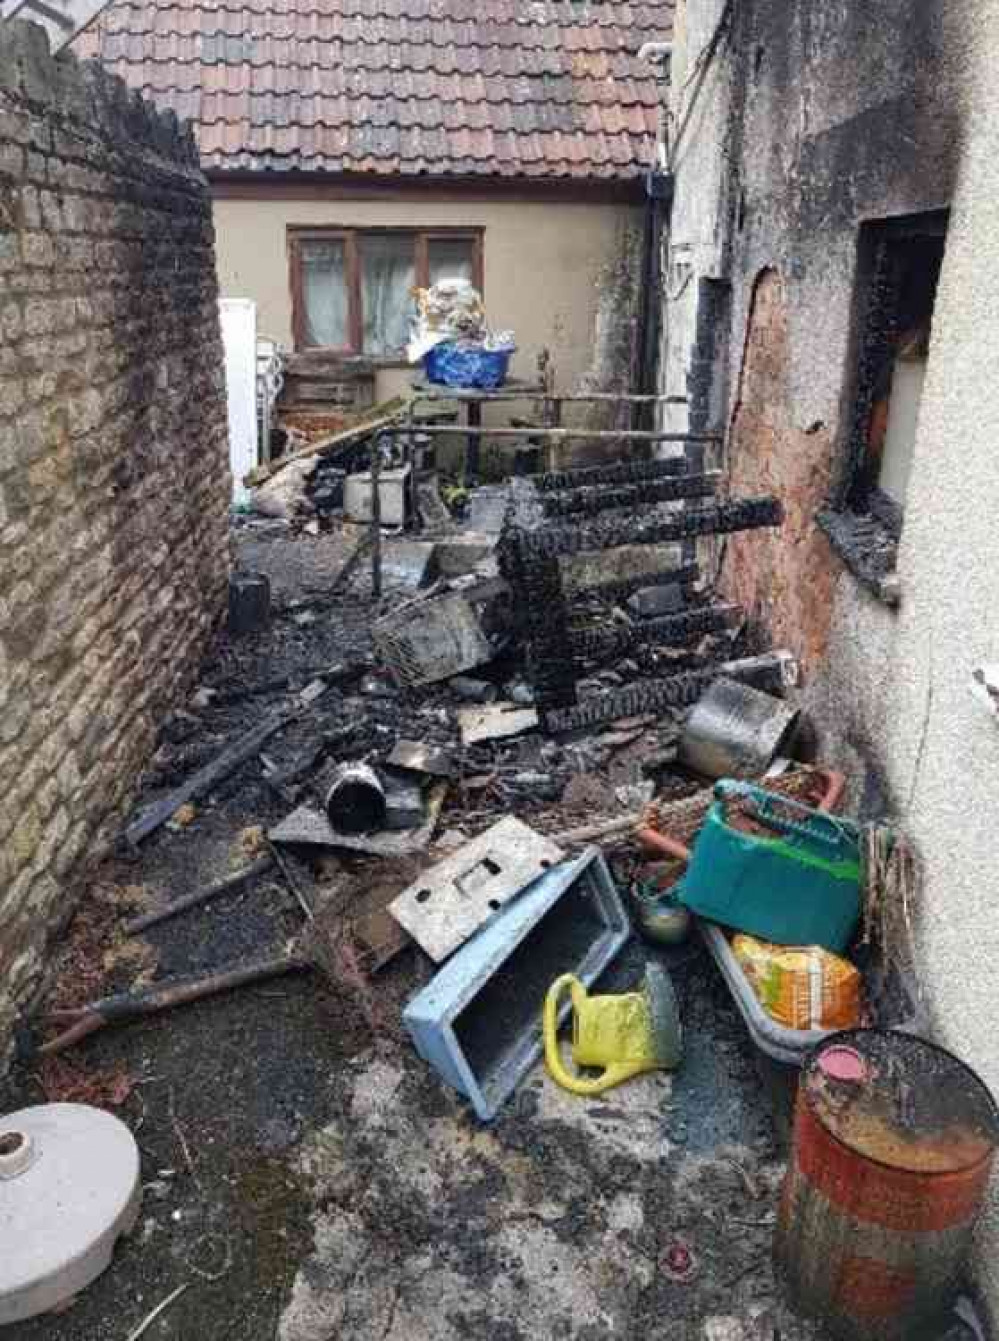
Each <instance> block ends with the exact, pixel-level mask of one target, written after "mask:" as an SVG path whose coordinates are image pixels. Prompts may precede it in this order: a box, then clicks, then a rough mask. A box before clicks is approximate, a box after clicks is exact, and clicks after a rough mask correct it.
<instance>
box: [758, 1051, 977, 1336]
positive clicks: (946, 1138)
mask: <svg viewBox="0 0 999 1341" xmlns="http://www.w3.org/2000/svg"><path fill="white" fill-rule="evenodd" d="M997 1139H999V1118H997V1111H996V1106H995V1103H994V1101H993V1099H992V1096H991V1095H990V1094H989V1091H988V1090H987V1089H986V1087H985V1085H984V1084H983V1083H982V1081H981V1080H979V1078H978V1077H977V1076H976V1075H975V1073H974V1072H973V1071H971V1070H970V1068H969V1067H967V1066H965V1065H964V1063H963V1062H960V1061H958V1059H957V1058H956V1057H954V1056H953V1055H952V1054H951V1053H948V1052H945V1051H944V1050H943V1049H942V1048H938V1047H935V1046H934V1045H933V1044H931V1043H927V1042H925V1041H924V1040H922V1039H919V1038H915V1037H913V1036H912V1035H909V1034H904V1033H900V1032H896V1031H893V1030H877V1029H856V1030H847V1031H845V1032H843V1033H839V1034H835V1035H832V1036H831V1037H830V1038H828V1039H827V1040H825V1041H824V1042H823V1043H822V1044H821V1045H820V1046H819V1048H818V1049H817V1050H816V1051H815V1053H813V1055H812V1057H811V1059H810V1061H809V1062H808V1064H807V1065H806V1067H805V1068H804V1070H803V1071H802V1075H801V1083H800V1086H799V1090H798V1101H797V1108H796V1111H795V1126H794V1142H793V1148H792V1153H791V1161H790V1166H789V1169H788V1174H787V1178H786V1180H785V1183H784V1191H783V1196H782V1199H781V1207H780V1213H779V1217H778V1223H777V1232H776V1237H775V1244H774V1248H775V1259H776V1267H777V1272H778V1275H779V1276H780V1277H781V1278H782V1281H783V1284H784V1287H785V1289H786V1291H787V1295H788V1299H789V1302H790V1303H791V1305H792V1307H794V1308H795V1309H797V1310H798V1312H800V1313H803V1314H806V1315H807V1316H810V1317H814V1318H818V1319H820V1320H821V1321H822V1322H823V1323H824V1324H825V1327H826V1329H827V1330H828V1331H829V1333H831V1334H832V1335H833V1336H836V1337H840V1338H843V1339H844V1341H919V1338H922V1337H932V1336H938V1335H940V1323H941V1320H942V1319H943V1318H945V1317H946V1315H947V1313H948V1311H949V1309H950V1307H951V1305H952V1304H953V1301H954V1297H955V1295H956V1294H957V1293H958V1291H959V1289H960V1287H961V1274H962V1270H963V1268H964V1265H965V1263H966V1261H967V1256H968V1253H969V1250H970V1247H971V1238H972V1233H973V1230H974V1227H975V1222H976V1220H977V1218H978V1214H979V1211H980V1208H981V1205H982V1201H983V1198H984V1196H985V1190H986V1186H987V1184H988V1180H989V1174H990V1172H991V1169H992V1161H993V1156H994V1153H995V1147H996V1143H997Z"/></svg>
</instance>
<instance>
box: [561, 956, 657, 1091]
mask: <svg viewBox="0 0 999 1341" xmlns="http://www.w3.org/2000/svg"><path fill="white" fill-rule="evenodd" d="M566 991H568V993H569V998H570V1000H571V1002H572V1058H573V1061H574V1062H575V1063H576V1065H577V1066H589V1067H595V1068H598V1069H600V1070H602V1072H603V1074H602V1075H599V1076H592V1077H591V1076H581V1075H573V1074H570V1072H569V1071H567V1070H566V1068H565V1066H564V1065H563V1062H562V1053H561V1051H560V1048H559V1041H558V1016H559V1002H560V1000H561V997H562V994H563V992H566ZM543 1024H544V1036H545V1063H546V1065H547V1067H548V1070H549V1072H550V1073H551V1076H552V1079H553V1080H555V1081H556V1082H557V1083H558V1084H559V1085H561V1086H562V1088H563V1089H564V1090H571V1091H572V1092H573V1094H602V1093H603V1092H604V1090H609V1089H610V1088H611V1087H612V1086H613V1085H620V1084H621V1082H622V1081H623V1080H630V1079H631V1077H632V1076H637V1075H641V1073H642V1072H643V1071H670V1070H672V1069H673V1068H674V1067H676V1066H679V1065H680V1058H681V1057H682V1055H683V1031H682V1029H681V1026H680V1011H679V1008H678V1006H677V1002H676V994H675V993H674V991H673V984H672V982H671V981H670V977H669V974H668V973H667V972H666V970H665V969H663V968H660V967H659V966H658V965H655V964H650V965H649V966H648V968H647V969H646V970H645V990H644V992H626V993H623V994H622V995H620V996H589V995H587V991H586V988H585V987H584V986H583V984H582V983H581V982H580V981H579V979H578V978H576V977H574V976H573V974H571V973H565V974H563V975H562V977H561V978H556V980H555V981H554V982H553V983H552V985H551V987H549V989H548V995H547V996H546V997H545V1010H544V1018H543Z"/></svg>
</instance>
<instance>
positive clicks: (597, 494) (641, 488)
mask: <svg viewBox="0 0 999 1341" xmlns="http://www.w3.org/2000/svg"><path fill="white" fill-rule="evenodd" d="M719 478H720V476H719V473H718V472H717V471H712V472H711V473H709V474H706V475H675V476H673V477H671V478H669V479H660V480H642V481H640V482H639V483H637V484H627V485H622V486H621V487H620V488H617V489H612V488H608V487H607V486H606V485H603V484H601V485H590V486H588V487H586V488H584V489H567V490H564V491H556V492H552V493H547V494H544V495H543V496H542V506H543V507H544V510H545V515H546V516H548V517H569V516H573V515H575V514H576V513H584V514H586V515H588V516H591V517H592V516H596V515H597V513H600V512H609V511H610V509H611V508H636V507H639V506H640V505H641V504H643V503H672V502H675V501H676V500H678V499H681V498H709V497H710V496H711V495H712V494H713V493H714V492H715V489H716V488H717V487H718V480H719Z"/></svg>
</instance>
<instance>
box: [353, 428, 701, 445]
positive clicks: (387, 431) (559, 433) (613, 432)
mask: <svg viewBox="0 0 999 1341" xmlns="http://www.w3.org/2000/svg"><path fill="white" fill-rule="evenodd" d="M378 432H379V436H382V435H385V436H387V437H393V438H398V437H400V436H401V435H402V434H403V433H408V432H409V429H408V428H407V427H406V425H405V424H387V425H386V426H385V428H381V429H379V430H378ZM420 432H421V433H426V434H429V435H431V436H437V437H440V436H441V435H443V434H445V433H448V434H450V435H451V436H452V437H455V436H459V435H460V436H461V437H465V438H467V437H482V438H524V437H531V438H548V439H549V440H550V441H554V442H567V441H570V440H574V439H581V440H585V441H590V440H593V439H595V440H597V441H602V442H606V441H613V442H617V441H619V440H621V439H624V438H626V439H627V440H628V441H629V442H721V441H722V436H721V434H720V433H657V432H653V431H651V430H646V429H637V428H593V429H586V428H533V427H532V428H487V427H485V426H483V427H481V428H470V427H468V426H467V425H465V426H461V427H455V425H454V424H421V425H420Z"/></svg>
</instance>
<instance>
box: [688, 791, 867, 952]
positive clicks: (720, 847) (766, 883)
mask: <svg viewBox="0 0 999 1341" xmlns="http://www.w3.org/2000/svg"><path fill="white" fill-rule="evenodd" d="M715 798H716V799H715V802H714V804H713V805H712V807H711V809H710V811H709V812H708V817H707V819H706V820H705V822H704V825H703V827H702V829H701V831H700V833H699V834H698V835H697V840H696V842H695V843H694V847H693V851H692V852H691V856H690V862H689V864H688V866H687V870H686V872H685V874H684V876H683V879H682V881H681V882H680V884H679V886H678V887H677V897H678V898H679V901H680V902H681V903H682V904H684V906H685V907H687V908H689V909H690V911H691V912H693V913H697V915H698V916H699V917H706V918H709V919H710V920H711V921H712V922H720V923H721V924H722V925H723V926H726V927H732V928H734V929H735V930H737V931H745V932H748V933H749V934H750V935H751V936H760V937H762V938H763V939H764V940H768V941H773V942H775V943H776V944H777V945H821V946H822V947H823V948H824V949H826V950H831V951H832V952H833V953H834V954H842V953H843V951H844V950H845V949H846V947H847V945H848V944H849V942H850V938H851V937H852V935H853V933H854V930H855V929H856V926H857V921H858V919H859V917H860V886H861V866H860V833H859V830H858V829H857V826H856V825H855V824H851V823H850V821H849V820H843V819H840V818H838V817H837V816H835V815H830V814H827V813H826V812H825V811H822V810H812V809H811V808H810V807H808V806H803V805H801V804H800V802H798V801H790V800H788V799H787V797H784V796H775V795H774V794H773V793H771V792H767V791H764V790H763V788H761V787H754V786H752V785H751V784H750V783H744V782H731V781H724V782H719V783H717V784H716V786H715ZM734 800H738V801H739V803H740V806H739V808H740V811H741V812H742V813H743V814H745V815H747V816H748V817H750V818H752V819H753V820H755V821H756V822H757V824H758V825H760V826H763V827H764V828H765V830H766V833H758V832H757V833H745V832H742V831H741V830H740V829H737V828H734V827H733V825H732V824H731V823H730V822H729V820H728V818H727V814H726V805H727V803H728V802H729V801H734Z"/></svg>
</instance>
